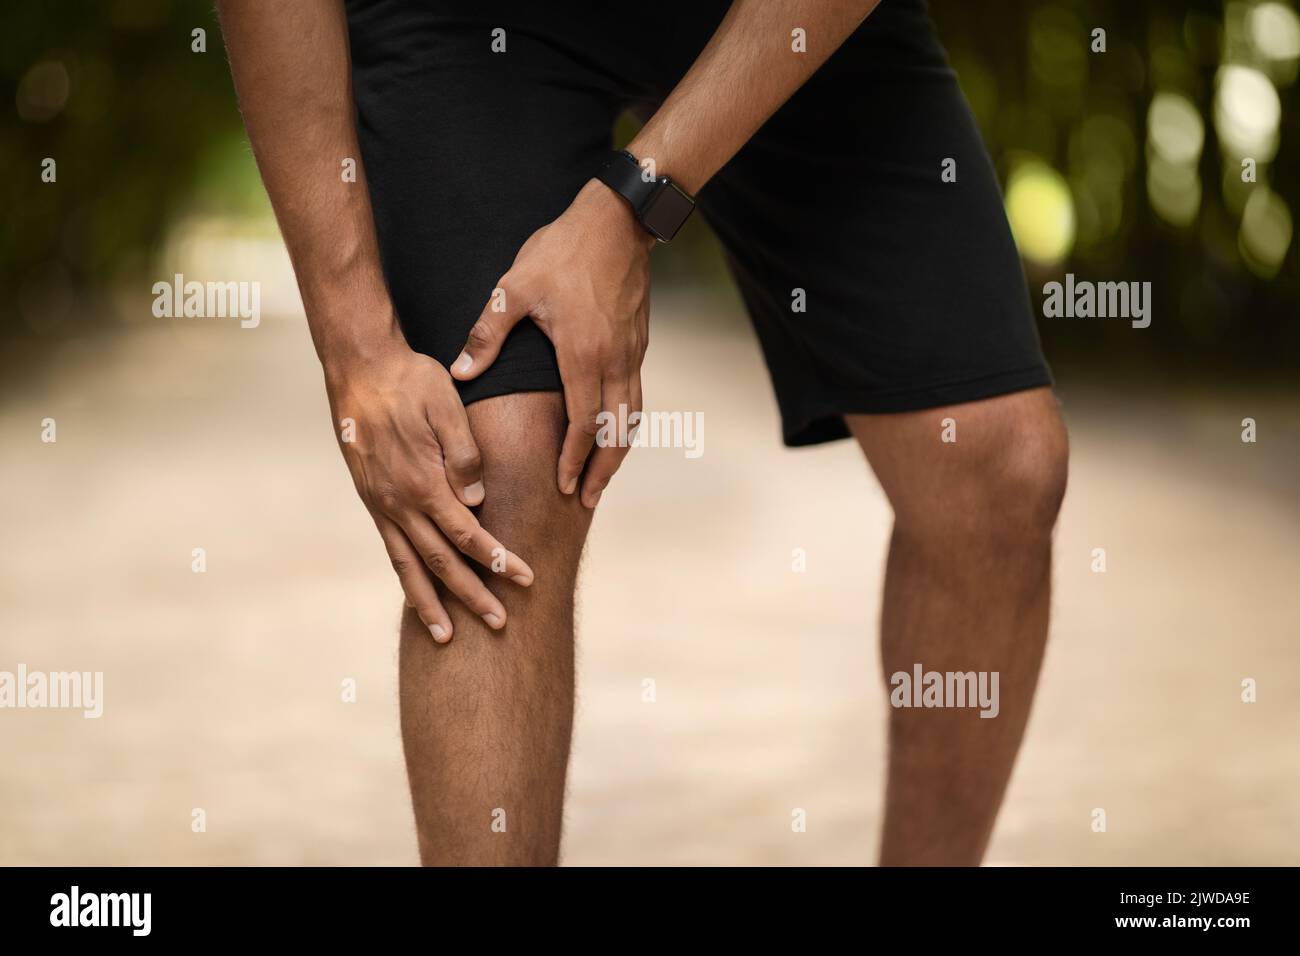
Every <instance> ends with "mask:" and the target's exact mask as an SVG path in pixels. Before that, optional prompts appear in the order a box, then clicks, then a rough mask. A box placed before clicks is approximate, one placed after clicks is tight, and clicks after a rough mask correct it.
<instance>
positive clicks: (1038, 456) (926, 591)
mask: <svg viewBox="0 0 1300 956" xmlns="http://www.w3.org/2000/svg"><path fill="white" fill-rule="evenodd" d="M945 418H951V419H953V420H954V422H955V423H956V424H955V428H956V431H955V435H956V441H955V442H951V443H950V442H944V441H942V440H941V432H942V430H943V426H942V424H941V422H942V420H943V419H945ZM846 420H847V422H848V424H849V427H850V428H851V429H852V431H853V434H854V436H855V437H856V438H857V440H858V442H859V444H861V446H862V448H863V450H864V451H865V452H866V455H867V458H868V459H869V461H870V462H871V465H872V468H873V469H874V470H875V472H876V475H877V477H878V478H879V479H880V483H881V486H882V487H883V488H884V490H885V493H886V494H887V495H888V496H889V500H890V502H891V504H892V505H893V508H894V532H893V537H892V540H891V542H890V548H889V561H888V565H887V568H886V572H885V596H884V606H883V610H882V614H881V658H882V661H883V664H884V671H885V678H886V680H888V678H889V675H891V674H894V673H897V672H899V671H903V672H906V673H907V674H909V675H911V674H912V672H913V666H914V665H916V664H921V665H922V666H923V669H924V670H925V671H940V672H946V671H959V672H966V671H977V672H978V671H997V672H998V674H999V692H1000V694H999V696H1000V701H999V703H1000V712H999V713H998V715H997V717H995V718H992V719H987V718H981V717H980V716H979V710H978V708H973V709H955V708H940V709H922V708H912V709H905V708H897V709H894V710H892V712H891V714H890V722H889V780H888V785H887V788H886V798H885V822H884V835H883V839H882V845H881V854H880V859H881V863H882V864H884V865H900V864H968V865H973V864H977V863H979V861H980V860H981V858H982V857H983V855H984V850H985V847H986V846H987V845H988V841H989V837H990V835H991V833H992V830H993V823H994V820H995V819H996V817H997V812H998V808H999V806H1000V805H1001V803H1002V796H1003V793H1004V792H1005V789H1006V784H1007V780H1008V778H1009V777H1010V774H1011V768H1012V765H1013V764H1014V762H1015V757H1016V751H1017V750H1018V749H1019V747H1020V740H1021V737H1022V736H1023V733H1024V729H1025V722H1026V720H1027V719H1028V716H1029V708H1030V703H1031V701H1032V698H1033V693H1034V687H1035V684H1036V683H1037V680H1038V670H1039V666H1040V664H1041V663H1042V658H1043V648H1044V644H1045V642H1046V638H1047V622H1048V603H1049V601H1048V595H1049V585H1050V572H1051V536H1052V527H1053V525H1054V523H1055V521H1056V514H1057V510H1058V508H1059V507H1060V503H1061V498H1062V496H1063V495H1064V493H1065V482H1066V458H1067V441H1066V435H1065V427H1064V425H1063V424H1062V422H1061V419H1060V416H1059V415H1058V413H1057V408H1056V400H1055V398H1054V397H1053V395H1052V393H1051V392H1050V391H1049V390H1047V389H1034V390H1031V391H1024V392H1018V393H1015V394H1012V395H1006V396H1003V397H1000V398H994V399H990V400H987V401H980V402H972V403H969V404H963V405H954V406H950V407H947V408H936V409H930V410H927V411H923V412H908V413H904V414H895V415H852V416H848V417H847V419H846ZM891 689H892V688H891Z"/></svg>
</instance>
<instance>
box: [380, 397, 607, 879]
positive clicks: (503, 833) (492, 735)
mask: <svg viewBox="0 0 1300 956" xmlns="http://www.w3.org/2000/svg"><path fill="white" fill-rule="evenodd" d="M468 412H469V423H470V428H471V429H472V430H473V432H474V437H475V439H476V440H477V441H478V444H479V449H480V452H481V453H482V456H483V480H484V484H485V486H486V488H487V498H486V500H485V502H484V504H483V506H482V511H481V514H480V520H481V521H482V524H483V527H484V528H486V529H487V530H488V531H490V532H491V533H492V534H493V535H495V536H496V537H497V539H498V540H500V541H501V542H502V543H503V544H504V545H505V546H506V547H508V548H510V549H511V550H513V551H516V552H517V553H518V554H520V555H521V556H523V558H524V559H525V560H526V561H527V562H528V563H529V565H530V566H531V567H532V569H533V572H534V574H535V576H536V577H535V580H534V582H533V584H532V586H531V587H528V588H521V587H518V586H516V585H514V584H511V583H509V582H500V581H497V580H493V581H490V582H489V587H491V588H492V590H493V591H494V592H495V593H496V595H497V596H498V597H499V598H500V599H501V601H502V603H503V604H504V605H505V607H506V614H507V618H508V621H507V624H506V627H505V630H504V631H502V632H499V633H494V632H492V631H490V630H489V629H488V628H487V627H486V625H484V624H483V622H482V621H480V620H479V619H478V617H477V616H475V615H474V614H472V613H469V612H467V611H466V610H465V608H464V607H463V606H462V605H461V604H460V603H459V602H458V601H456V600H455V599H454V598H452V597H451V596H449V595H447V594H446V593H445V592H443V591H440V594H441V596H442V597H443V600H444V603H445V605H446V607H447V611H448V613H449V614H450V615H451V618H452V624H453V627H454V636H453V638H452V640H451V641H450V642H449V643H447V644H445V645H439V644H435V643H434V642H433V640H432V639H431V638H430V637H429V631H428V629H427V628H426V627H424V625H422V624H421V623H420V621H419V619H418V618H416V616H415V614H414V612H413V611H411V610H410V609H409V608H408V609H407V610H406V612H405V614H404V615H403V617H402V633H401V654H400V668H401V710H402V743H403V747H404V749H405V751H406V768H407V774H408V776H409V778H410V784H411V798H412V802H413V804H414V808H415V822H416V832H417V835H418V837H419V843H420V858H421V860H422V861H423V862H424V863H425V864H426V865H456V864H498V865H512V864H513V865H552V864H555V863H556V862H557V859H558V856H559V846H560V823H561V812H562V807H563V799H564V780H565V771H566V768H567V764H568V759H569V735H570V731H571V730H572V726H573V590H574V581H575V578H576V575H577V569H578V561H579V558H580V556H581V553H582V545H583V541H584V539H585V538H586V534H587V527H588V525H589V523H590V519H591V512H589V511H588V510H587V509H586V508H583V507H582V505H581V504H580V503H579V502H578V500H577V496H576V495H574V496H571V497H565V496H564V495H561V494H560V493H559V491H558V490H557V489H556V485H555V469H556V463H557V459H558V457H559V449H560V442H561V440H562V438H563V435H564V426H565V414H564V404H563V398H562V396H561V394H560V393H559V392H527V393H519V394H513V395H505V396H501V397H497V398H489V399H484V400H483V401H479V402H475V403H473V404H471V405H470V406H469V407H468Z"/></svg>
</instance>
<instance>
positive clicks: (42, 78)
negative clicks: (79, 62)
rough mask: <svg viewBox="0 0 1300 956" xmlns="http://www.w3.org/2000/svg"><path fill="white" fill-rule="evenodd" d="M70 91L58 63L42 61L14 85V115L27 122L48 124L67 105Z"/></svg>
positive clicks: (64, 67) (61, 64)
mask: <svg viewBox="0 0 1300 956" xmlns="http://www.w3.org/2000/svg"><path fill="white" fill-rule="evenodd" d="M71 89H72V81H71V80H70V79H69V77H68V68H67V67H66V66H64V65H63V63H62V62H60V61H59V60H42V61H41V62H40V63H37V64H36V65H35V66H33V67H32V68H31V69H30V70H28V71H27V72H26V73H25V74H24V75H23V78H22V81H21V82H20V83H19V84H18V94H17V96H16V97H15V105H16V106H17V107H18V115H19V116H20V117H22V118H23V119H24V120H26V121H27V122H29V123H45V122H48V121H50V120H52V119H54V117H56V116H58V115H59V113H61V112H62V111H63V107H65V106H66V105H67V104H68V93H69V92H70V91H71Z"/></svg>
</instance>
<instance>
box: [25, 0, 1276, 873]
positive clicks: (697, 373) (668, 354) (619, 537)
mask: <svg viewBox="0 0 1300 956" xmlns="http://www.w3.org/2000/svg"><path fill="white" fill-rule="evenodd" d="M884 2H886V3H888V2H889V0H884ZM995 6H996V9H995V10H993V9H991V8H990V5H986V4H973V3H969V2H966V0H931V7H932V10H933V14H934V17H935V20H936V21H937V23H938V25H939V29H940V34H941V36H942V38H943V40H944V42H945V45H946V46H947V48H948V50H949V54H950V57H951V59H952V62H953V65H954V67H955V68H956V70H957V72H958V74H959V77H960V79H961V82H962V86H963V88H964V89H965V92H966V95H967V97H968V99H969V100H970V102H971V105H972V107H973V109H974V112H975V114H976V116H977V118H978V119H979V122H980V125H981V128H982V129H983V132H984V136H985V139H986V142H987V144H988V146H989V149H990V151H991V153H992V155H993V158H994V161H995V163H996V165H997V168H998V170H999V174H1000V178H1001V181H1002V184H1003V188H1004V192H1005V196H1006V206H1007V212H1008V216H1009V219H1010V221H1011V224H1012V228H1013V231H1014V233H1015V236H1016V240H1017V243H1018V245H1019V247H1020V250H1021V253H1022V256H1023V259H1024V263H1025V268H1026V272H1027V275H1028V278H1029V284H1030V289H1031V292H1032V298H1033V300H1034V302H1035V304H1036V305H1037V304H1038V303H1040V301H1041V297H1042V287H1043V284H1044V283H1045V282H1047V281H1051V280H1053V279H1059V278H1061V277H1062V276H1064V275H1065V273H1067V272H1074V273H1075V274H1076V275H1077V276H1079V278H1095V279H1099V280H1141V281H1150V282H1152V284H1153V287H1154V289H1155V313H1156V314H1155V321H1154V322H1153V323H1152V325H1151V327H1150V328H1149V329H1145V330H1134V329H1132V328H1130V327H1129V325H1128V323H1126V322H1088V321H1071V320H1052V319H1040V321H1039V326H1040V332H1041V335H1042V337H1043V341H1044V347H1045V350H1046V352H1047V355H1048V358H1049V360H1050V361H1051V363H1052V366H1053V369H1054V372H1055V374H1056V376H1057V378H1058V383H1059V392H1060V396H1061V399H1062V402H1063V405H1064V408H1065V413H1066V416H1067V420H1068V422H1069V425H1070V428H1071V434H1072V441H1073V448H1074V451H1073V461H1072V475H1071V490H1070V492H1069V495H1068V497H1067V501H1066V506H1065V511H1064V513H1063V517H1062V523H1061V528H1060V531H1059V535H1058V545H1059V548H1058V559H1057V569H1056V574H1055V581H1056V591H1057V605H1056V610H1055V618H1054V624H1053V638H1052V643H1051V645H1050V647H1049V653H1048V660H1047V665H1046V669H1045V672H1044V678H1043V684H1042V688H1041V691H1040V697H1039V701H1038V704H1037V705H1036V711H1035V715H1034V718H1033V720H1032V722H1031V725H1030V730H1029V736H1028V739H1027V743H1026V746H1025V750H1024V752H1023V753H1022V757H1021V761H1020V765H1019V767H1018V769H1017V773H1016V776H1015V778H1014V780H1013V783H1012V788H1011V791H1010V793H1009V795H1008V800H1007V804H1006V807H1005V809H1004V812H1003V816H1002V818H1001V821H1000V824H999V828H998V831H997V834H996V837H995V841H994V844H993V848H992V850H991V852H990V862H992V863H1007V864H1017V863H1064V864H1105V863H1118V864H1161V863H1173V864H1190V863H1210V864H1247V863H1278V864H1280V863H1288V864H1296V863H1300V820H1298V819H1297V814H1296V812H1295V808H1296V806H1297V804H1298V801H1300V739H1297V728H1300V640H1298V639H1300V626H1298V624H1297V611H1300V588H1297V586H1296V582H1297V581H1298V580H1300V548H1298V547H1297V544H1296V541H1297V532H1298V531H1300V521H1297V518H1298V516H1300V514H1298V513H1300V500H1298V499H1297V496H1296V493H1295V489H1296V478H1297V474H1298V473H1300V471H1298V468H1300V414H1297V401H1296V399H1297V394H1296V378H1297V376H1296V369H1297V347H1298V346H1300V269H1298V268H1297V252H1296V244H1295V241H1294V235H1293V233H1294V215H1295V210H1296V208H1297V204H1298V203H1300V161H1298V160H1300V109H1298V107H1300V102H1297V92H1296V78H1297V69H1298V68H1300V17H1298V16H1297V11H1296V9H1295V6H1294V4H1293V3H1291V2H1289V0H1268V2H1251V0H1233V2H1227V3H1223V2H1212V0H1196V2H1175V0H1152V2H1148V3H1142V4H1134V3H1128V2H1121V0H1109V2H1108V0H1095V2H1087V3H1084V2H1068V0H1041V2H1035V0H1003V2H1000V3H999V4H997V5H995ZM1098 29H1101V30H1104V31H1105V52H1104V53H1103V52H1093V50H1092V46H1093V44H1094V43H1096V42H1097V40H1096V34H1095V33H1094V31H1096V30H1098ZM195 30H203V31H204V35H203V39H204V42H205V47H206V49H205V51H204V52H195V51H194V49H193V46H194V44H195V42H196V41H195V39H194V33H193V31H195ZM0 77H2V78H3V83H4V91H3V92H4V97H5V99H4V102H3V103H0V193H2V194H3V196H4V211H5V216H4V221H3V227H2V228H0V283H2V284H3V288H4V290H5V292H6V294H5V295H3V296H0V342H2V343H3V351H2V355H0V374H2V380H0V447H3V449H4V453H3V463H2V465H0V468H2V469H3V472H2V473H3V477H4V486H3V487H4V491H5V494H4V495H3V498H2V499H0V524H2V525H3V527H4V529H5V531H4V544H5V546H4V549H3V553H0V671H16V670H17V668H18V665H19V664H20V663H23V664H26V666H27V667H28V668H29V669H32V670H47V671H57V670H79V671H103V672H104V674H105V684H106V689H105V694H106V701H105V713H104V716H103V717H102V718H101V719H99V720H84V719H82V717H81V716H80V714H79V713H70V712H59V711H39V710H25V711H24V710H0V863H6V864H12V863H107V864H115V863H151V862H154V863H180V864H184V863H414V862H415V861H416V854H415V849H414V842H413V830H412V826H411V822H410V818H409V809H408V806H407V802H406V794H405V782H404V771H403V767H402V763H401V753H400V744H399V740H398V736H397V722H396V702H395V660H396V642H395V639H394V637H395V631H396V620H397V608H398V606H399V600H400V599H399V592H398V589H397V586H396V583H395V582H394V581H392V580H390V578H391V577H392V575H391V571H390V570H389V569H388V568H387V567H386V563H385V560H384V556H383V552H382V548H381V546H380V543H379V541H378V538H377V536H376V535H375V534H374V531H373V526H372V525H371V524H370V522H369V519H368V518H367V516H366V515H365V513H364V511H363V509H362V508H361V506H360V504H359V502H357V501H356V500H355V496H354V493H353V492H352V489H351V483H350V479H349V478H348V475H347V472H346V470H345V469H344V468H343V467H342V466H341V462H340V461H339V460H338V452H337V449H336V448H335V447H334V442H333V436H332V434H331V428H330V424H329V421H328V415H327V411H326V406H325V403H324V390H323V388H322V386H321V382H320V374H319V369H318V368H317V366H316V365H315V359H314V356H313V354H312V351H311V346H310V342H309V339H308V336H307V332H306V327H305V324H304V321H303V318H302V315H301V304H300V302H299V300H298V295H297V290H296V286H295V283H294V280H293V276H292V272H291V270H290V269H289V265H288V260H287V257H286V255H285V254H284V252H283V249H282V247H281V245H280V242H279V237H278V233H277V231H276V227H275V223H274V221H273V219H272V217H271V214H270V209H269V205H268V204H267V201H266V198H265V194H264V192H263V190H262V187H261V184H260V182H259V180H258V178H257V172H256V168H255V166H254V164H253V161H252V158H251V154H250V152H249V149H248V147H247V144H246V141H245V138H244V135H243V131H242V128H241V126H240V123H239V116H238V113H237V111H236V108H235V103H234V97H233V92H232V89H231V84H230V79H229V75H228V72H227V69H226V63H225V58H224V52H223V50H222V46H221V38H220V33H219V31H218V29H217V24H216V20H215V16H214V15H213V12H212V9H211V6H210V4H208V3H206V2H201V0H103V2H89V0H67V2H63V3H59V4H55V5H35V4H8V5H6V6H5V7H4V8H3V11H0ZM624 132H625V133H626V130H625V131H624ZM46 157H54V158H57V181H56V182H52V183H50V182H43V181H42V178H41V172H42V160H43V159H45V158H46ZM1244 170H1247V171H1248V172H1247V175H1246V176H1245V178H1243V171H1244ZM656 270H657V274H656V285H655V315H654V323H655V328H656V334H655V340H654V345H653V347H652V349H651V351H650V355H649V358H648V360H647V368H646V382H647V394H648V395H649V396H650V398H651V403H652V406H653V407H658V408H663V409H697V410H701V411H703V412H704V415H705V421H706V425H707V428H706V434H705V441H706V445H705V447H706V453H705V454H704V456H703V457H702V458H699V459H697V460H688V459H686V458H685V457H684V456H683V455H682V454H681V452H680V450H678V451H673V450H668V449H645V450H641V451H639V452H638V454H636V455H633V456H631V457H630V458H629V461H628V464H627V465H626V466H625V468H624V470H623V471H622V472H621V473H620V476H619V479H618V483H617V488H618V494H617V495H613V496H606V497H607V498H608V499H609V500H608V501H606V502H605V503H604V504H602V508H601V513H600V515H599V516H598V518H597V521H596V524H595V528H594V530H593V535H592V540H591V545H590V550H589V556H588V561H587V563H586V569H585V572H584V578H583V587H582V598H581V614H582V616H581V621H582V624H581V642H580V651H579V652H580V665H581V672H580V704H579V722H578V727H577V732H576V737H575V748H574V763H573V771H572V778H571V779H572V782H571V789H572V798H571V805H570V825H569V829H568V835H567V838H566V859H567V861H568V862H570V863H574V864H581V863H616V864H655V863H699V864H725V863H747V864H748V863H754V864H758V863H779V864H814V863H836V864H838V863H863V862H870V861H871V859H872V855H873V853H874V846H875V840H876V832H875V831H876V829H877V826H878V820H879V809H880V806H879V805H880V789H881V784H882V780H883V776H882V769H883V764H882V760H883V755H884V750H883V743H884V740H883V727H884V718H885V700H884V694H883V692H882V689H881V686H880V681H879V678H878V676H877V673H876V667H877V665H876V656H875V647H876V608H877V605H878V601H879V578H880V571H881V567H882V559H883V556H884V547H885V542H886V537H887V534H888V528H889V513H888V509H887V506H886V505H885V502H884V500H883V497H882V496H881V494H880V492H879V490H878V489H877V487H876V486H875V483H874V480H873V479H872V478H871V476H870V473H869V471H868V470H867V468H866V466H865V464H864V462H863V461H862V459H861V456H860V455H859V454H858V452H857V451H856V449H855V448H853V447H851V446H849V445H848V444H847V443H841V444H839V445H837V446H834V447H822V448H816V449H810V450H803V451H800V452H798V453H794V452H787V451H783V450H782V449H781V448H780V446H779V440H778V434H779V433H778V428H777V418H776V413H775V408H774V404H773V402H772V400H771V398H770V391H769V388H768V385H767V382H766V377H765V373H764V371H763V368H762V362H761V358H760V356H759V353H758V350H757V347H756V344H755V343H754V341H753V338H752V334H751V333H750V331H749V329H748V326H747V322H746V319H745V317H744V313H743V310H742V309H741V306H740V304H739V302H738V300H737V298H736V296H735V294H734V292H733V291H732V290H731V288H730V286H729V284H728V281H727V278H726V272H725V269H724V267H723V265H722V261H721V257H720V255H719V253H718V250H717V247H716V244H715V242H714V240H713V238H712V236H711V235H710V234H709V233H708V231H707V228H705V227H704V225H703V223H702V222H701V221H700V220H699V218H698V217H696V219H695V220H693V222H692V223H691V225H690V226H689V227H688V230H687V231H686V232H685V233H684V234H683V235H682V236H681V237H680V238H679V240H678V241H677V242H675V243H674V244H673V245H672V246H669V247H666V248H665V249H663V250H661V254H660V256H659V259H658V261H657V263H656ZM175 272H182V273H185V274H186V276H187V277H189V278H212V279H218V280H222V281H225V280H229V279H233V278H238V279H241V280H257V281H259V282H260V283H261V295H262V299H261V308H262V313H263V319H262V323H261V325H260V326H259V327H258V328H256V329H241V328H240V327H239V324H238V322H237V321H228V322H223V321H193V320H191V321H186V320H183V319H159V318H155V317H154V315H153V314H152V312H151V309H150V305H151V302H152V293H151V291H150V290H151V286H152V284H153V282H155V281H157V279H159V278H163V277H168V276H171V275H172V274H173V273H175ZM717 368H725V369H728V370H729V374H728V375H726V376H722V377H719V376H717V375H716V374H713V372H712V371H711V370H716V369H717ZM47 418H52V419H54V420H55V421H56V422H57V423H58V424H57V427H58V441H57V442H55V443H47V442H42V441H41V430H42V427H43V426H42V422H43V421H44V420H45V419H47ZM1246 418H1250V419H1253V420H1254V422H1255V424H1256V429H1257V441H1255V442H1252V443H1247V442H1243V441H1242V429H1243V427H1244V426H1243V419H1246ZM758 476H762V477H761V479H760V478H759V477H758ZM809 489H812V490H813V493H811V494H810V493H809ZM630 540H636V541H638V542H639V544H638V547H637V548H636V549H629V548H628V547H626V542H628V541H630ZM197 547H202V548H204V549H205V551H206V553H207V555H208V570H207V571H206V572H205V573H202V574H196V573H193V572H192V570H191V560H192V559H191V555H192V552H193V549H194V548H197ZM796 548H799V549H803V550H804V551H805V552H806V553H807V555H808V568H807V571H806V572H804V573H793V572H792V571H791V554H792V552H793V550H794V549H796ZM1096 548H1104V549H1106V552H1107V565H1108V566H1107V570H1106V571H1105V572H1104V573H1097V572H1095V571H1093V570H1092V567H1093V564H1094V556H1093V555H1094V550H1095V549H1096ZM646 678H651V679H653V680H654V681H655V682H656V686H657V688H658V697H657V701H656V702H655V703H646V702H644V701H643V699H642V682H643V681H644V680H645V679H646ZM1248 679H1249V680H1254V681H1256V682H1257V686H1258V689H1259V690H1258V699H1257V701H1256V702H1254V703H1244V702H1243V701H1242V697H1241V693H1242V692H1241V687H1242V681H1243V680H1248ZM348 681H352V682H355V686H356V687H357V688H358V692H357V697H356V700H355V702H351V701H346V700H344V699H343V695H342V694H341V688H342V686H343V685H344V683H345V682H348ZM684 797H685V798H686V799H683V798H684ZM796 807H797V808H803V809H805V810H807V812H808V819H809V825H808V830H807V832H806V833H792V832H791V828H790V819H791V816H790V815H791V811H792V809H793V808H796ZM196 808H201V809H203V810H204V811H205V813H206V815H207V820H208V824H207V829H206V831H205V832H194V830H193V829H192V827H191V820H192V813H193V810H194V809H196ZM1095 808H1104V809H1106V811H1107V815H1108V819H1109V827H1108V830H1107V832H1106V833H1096V832H1093V830H1092V827H1091V822H1092V816H1091V815H1092V812H1093V810H1094V809H1095Z"/></svg>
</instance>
